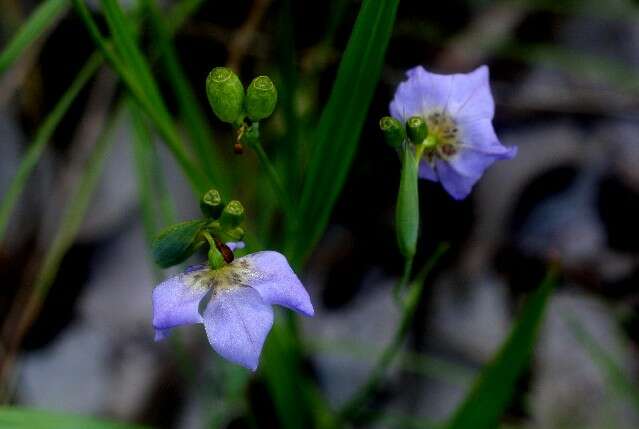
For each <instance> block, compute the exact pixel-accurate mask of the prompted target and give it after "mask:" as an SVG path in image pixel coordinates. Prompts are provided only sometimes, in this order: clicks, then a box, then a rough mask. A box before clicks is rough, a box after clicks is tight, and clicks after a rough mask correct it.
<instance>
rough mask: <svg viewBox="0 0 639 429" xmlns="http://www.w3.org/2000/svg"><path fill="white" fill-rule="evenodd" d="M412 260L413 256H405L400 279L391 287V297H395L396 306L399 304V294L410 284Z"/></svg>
mask: <svg viewBox="0 0 639 429" xmlns="http://www.w3.org/2000/svg"><path fill="white" fill-rule="evenodd" d="M413 260H414V256H413V255H411V256H407V257H406V258H405V259H404V272H403V273H402V278H401V279H400V281H399V282H397V283H395V286H394V287H393V295H394V297H395V301H396V302H397V303H398V304H401V302H402V297H401V294H402V292H403V291H404V290H406V288H407V287H408V283H409V282H410V274H411V272H412V271H413Z"/></svg>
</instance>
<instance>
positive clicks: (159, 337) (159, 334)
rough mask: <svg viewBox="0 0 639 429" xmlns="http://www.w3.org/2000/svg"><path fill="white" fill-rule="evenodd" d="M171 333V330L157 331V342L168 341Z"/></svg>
mask: <svg viewBox="0 0 639 429" xmlns="http://www.w3.org/2000/svg"><path fill="white" fill-rule="evenodd" d="M170 333H171V329H156V330H155V341H162V340H165V339H167V338H168V337H169V334H170Z"/></svg>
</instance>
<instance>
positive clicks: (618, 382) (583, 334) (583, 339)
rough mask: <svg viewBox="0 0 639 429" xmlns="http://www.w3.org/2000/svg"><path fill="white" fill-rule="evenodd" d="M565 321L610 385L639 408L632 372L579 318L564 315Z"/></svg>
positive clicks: (637, 390)
mask: <svg viewBox="0 0 639 429" xmlns="http://www.w3.org/2000/svg"><path fill="white" fill-rule="evenodd" d="M563 319H564V322H565V323H566V324H568V327H569V328H570V330H571V331H572V333H573V335H574V336H575V338H576V339H577V341H578V342H579V344H580V345H581V346H582V347H583V348H584V350H585V351H586V352H587V353H588V355H589V356H590V359H591V360H592V361H593V363H595V365H597V366H598V367H599V369H600V371H601V372H602V373H603V374H604V375H605V377H606V379H607V380H608V383H609V385H610V386H611V387H612V388H613V389H614V390H615V391H616V392H617V394H618V395H619V396H620V397H624V398H626V399H627V400H628V401H629V402H631V403H632V404H633V406H634V408H635V409H636V410H639V388H638V387H637V386H636V385H635V384H634V383H633V381H632V379H633V378H632V377H631V376H630V374H627V373H626V370H625V369H624V368H622V366H621V365H619V363H618V362H617V361H616V360H615V359H614V358H613V356H612V355H611V353H610V352H609V351H608V350H606V349H605V348H604V347H602V346H601V344H599V343H598V342H597V339H596V338H594V337H593V336H592V334H591V333H590V332H588V330H587V329H586V328H585V327H584V326H583V325H582V324H580V323H579V319H577V317H576V316H575V315H573V314H566V315H563Z"/></svg>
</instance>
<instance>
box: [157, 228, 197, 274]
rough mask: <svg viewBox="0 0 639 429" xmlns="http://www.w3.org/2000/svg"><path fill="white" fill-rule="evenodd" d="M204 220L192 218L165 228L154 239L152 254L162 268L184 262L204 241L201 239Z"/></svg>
mask: <svg viewBox="0 0 639 429" xmlns="http://www.w3.org/2000/svg"><path fill="white" fill-rule="evenodd" d="M205 224H206V221H204V220H191V221H187V222H182V223H177V224H175V225H171V226H169V227H167V228H165V229H164V230H163V231H162V232H160V234H159V235H158V236H157V237H156V239H155V240H154V241H153V245H152V254H153V259H154V260H155V262H156V263H157V264H158V265H159V266H160V267H162V268H167V267H171V266H173V265H177V264H179V263H180V262H184V261H185V260H186V259H187V258H188V257H189V256H191V255H192V254H193V253H195V251H196V250H197V247H198V246H199V245H200V244H202V243H203V242H202V241H201V240H199V235H200V231H202V228H203V227H204V225H205Z"/></svg>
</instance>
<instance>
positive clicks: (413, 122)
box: [406, 116, 428, 144]
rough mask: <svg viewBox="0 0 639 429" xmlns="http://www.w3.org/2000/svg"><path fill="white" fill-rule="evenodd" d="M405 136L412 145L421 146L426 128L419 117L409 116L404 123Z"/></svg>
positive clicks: (425, 134)
mask: <svg viewBox="0 0 639 429" xmlns="http://www.w3.org/2000/svg"><path fill="white" fill-rule="evenodd" d="M406 134H407V135H408V139H409V140H410V141H411V142H413V143H414V144H421V143H422V142H423V141H424V140H425V139H426V136H427V135H428V127H427V126H426V122H425V121H424V119H423V118H422V117H421V116H411V117H410V118H408V121H406Z"/></svg>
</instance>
